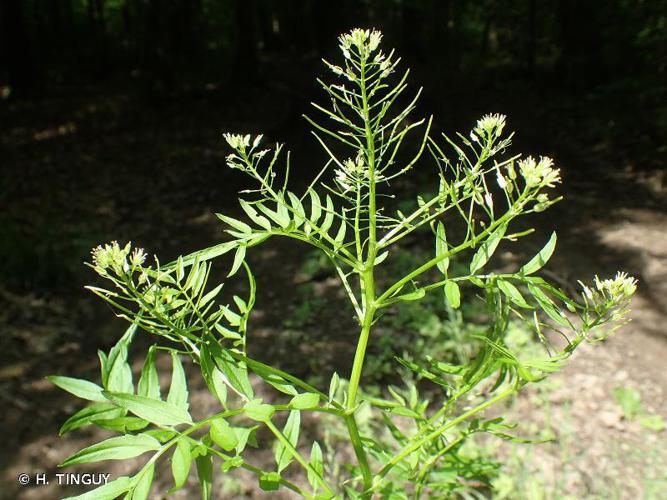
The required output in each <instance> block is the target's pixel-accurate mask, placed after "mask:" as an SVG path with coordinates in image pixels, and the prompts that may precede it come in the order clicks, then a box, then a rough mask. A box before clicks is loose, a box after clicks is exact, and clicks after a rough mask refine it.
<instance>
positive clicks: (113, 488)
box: [63, 476, 132, 500]
mask: <svg viewBox="0 0 667 500" xmlns="http://www.w3.org/2000/svg"><path fill="white" fill-rule="evenodd" d="M131 486H132V481H131V480H130V478H129V477H127V476H121V477H119V478H117V479H114V480H113V481H111V482H110V483H107V484H103V485H102V486H100V487H99V488H95V489H94V490H90V491H88V492H86V493H84V494H83V495H77V496H75V497H67V498H64V499H63V500H114V498H117V497H119V496H120V495H122V494H123V493H126V492H127V491H128V490H129V489H130V487H131Z"/></svg>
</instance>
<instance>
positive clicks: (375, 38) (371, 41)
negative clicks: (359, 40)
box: [368, 30, 382, 52]
mask: <svg viewBox="0 0 667 500" xmlns="http://www.w3.org/2000/svg"><path fill="white" fill-rule="evenodd" d="M381 41H382V33H380V32H379V31H376V30H373V31H372V32H371V35H370V36H369V37H368V50H369V52H373V51H374V50H375V49H377V48H378V47H379V45H380V42H381Z"/></svg>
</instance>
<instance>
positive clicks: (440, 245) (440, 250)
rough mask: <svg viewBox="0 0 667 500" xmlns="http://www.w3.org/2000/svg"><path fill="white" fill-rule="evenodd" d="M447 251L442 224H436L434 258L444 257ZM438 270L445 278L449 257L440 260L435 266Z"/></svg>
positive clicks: (445, 235) (445, 236)
mask: <svg viewBox="0 0 667 500" xmlns="http://www.w3.org/2000/svg"><path fill="white" fill-rule="evenodd" d="M448 250H449V246H448V245H447V234H446V233H445V226H444V224H443V223H442V222H438V225H437V228H436V231H435V256H436V257H440V256H441V255H444V254H445V253H447V251H448ZM437 266H438V269H439V270H440V272H441V273H442V274H444V275H445V276H447V270H448V269H449V257H447V258H446V259H443V260H441V261H440V262H438V264H437Z"/></svg>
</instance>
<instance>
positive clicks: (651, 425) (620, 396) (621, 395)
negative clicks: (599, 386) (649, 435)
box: [614, 387, 665, 432]
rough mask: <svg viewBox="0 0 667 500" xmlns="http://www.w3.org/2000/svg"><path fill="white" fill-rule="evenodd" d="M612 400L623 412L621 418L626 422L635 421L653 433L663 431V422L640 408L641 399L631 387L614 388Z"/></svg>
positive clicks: (658, 416) (655, 415) (657, 416)
mask: <svg viewBox="0 0 667 500" xmlns="http://www.w3.org/2000/svg"><path fill="white" fill-rule="evenodd" d="M614 399H615V400H616V402H617V403H618V406H620V407H621V410H622V411H623V417H624V418H626V419H628V420H637V421H638V422H639V423H640V424H641V425H642V426H644V427H646V428H647V429H650V430H653V431H658V432H659V431H662V430H664V429H665V420H664V419H663V418H662V417H661V416H660V415H657V414H653V413H648V412H646V411H644V409H643V408H642V397H641V394H639V391H638V390H637V389H634V388H632V387H616V388H614Z"/></svg>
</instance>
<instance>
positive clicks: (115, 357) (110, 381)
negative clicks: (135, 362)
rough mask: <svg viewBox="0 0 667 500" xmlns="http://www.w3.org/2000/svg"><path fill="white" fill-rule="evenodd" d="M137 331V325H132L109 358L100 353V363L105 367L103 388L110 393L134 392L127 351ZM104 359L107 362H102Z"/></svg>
mask: <svg viewBox="0 0 667 500" xmlns="http://www.w3.org/2000/svg"><path fill="white" fill-rule="evenodd" d="M136 331H137V325H136V324H132V325H130V326H129V327H128V329H127V330H125V333H124V334H123V336H122V337H121V338H120V339H119V340H118V342H116V345H115V346H113V347H112V348H111V350H110V351H109V356H104V355H103V353H100V361H101V362H102V365H103V368H104V369H103V371H102V386H103V387H104V388H105V389H107V390H110V391H120V392H129V393H132V392H134V387H133V386H132V370H131V369H130V366H129V365H128V364H127V363H126V361H127V349H128V346H129V345H130V343H131V342H132V338H133V337H134V333H135V332H136ZM102 359H104V360H105V361H102Z"/></svg>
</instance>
